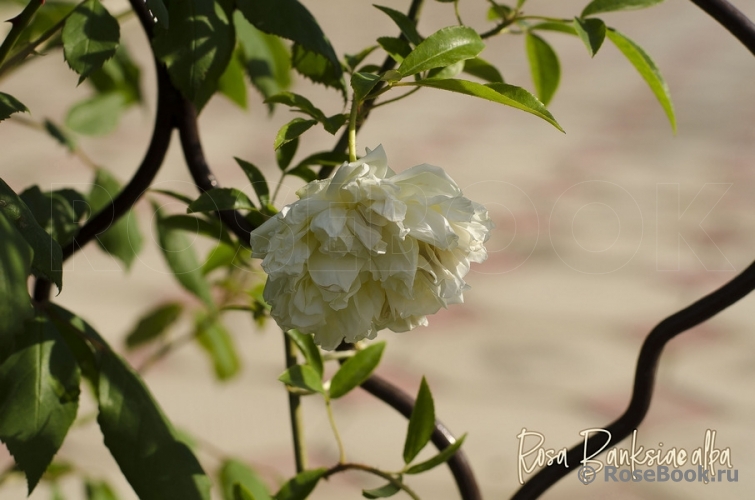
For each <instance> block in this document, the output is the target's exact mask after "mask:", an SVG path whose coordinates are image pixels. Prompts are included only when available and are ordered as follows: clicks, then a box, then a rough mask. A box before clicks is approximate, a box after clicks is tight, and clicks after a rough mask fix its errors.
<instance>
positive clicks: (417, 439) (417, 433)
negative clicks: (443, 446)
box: [404, 377, 435, 464]
mask: <svg viewBox="0 0 755 500" xmlns="http://www.w3.org/2000/svg"><path fill="white" fill-rule="evenodd" d="M434 430H435V403H434V402H433V395H432V394H431V393H430V386H428V385H427V381H426V380H425V377H422V382H421V383H420V386H419V392H418V393H417V400H416V401H415V403H414V409H413V410H412V415H411V417H410V418H409V426H408V428H407V431H406V439H405V440H404V463H406V464H410V463H411V462H412V460H414V458H415V457H416V456H417V455H418V454H419V452H420V451H422V449H423V448H424V447H425V446H426V445H427V443H428V442H429V441H430V437H432V435H433V431H434Z"/></svg>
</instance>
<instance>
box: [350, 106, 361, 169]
mask: <svg viewBox="0 0 755 500" xmlns="http://www.w3.org/2000/svg"><path fill="white" fill-rule="evenodd" d="M358 112H359V101H357V99H356V96H354V97H352V99H351V113H350V114H349V161H350V162H355V161H357V114H358Z"/></svg>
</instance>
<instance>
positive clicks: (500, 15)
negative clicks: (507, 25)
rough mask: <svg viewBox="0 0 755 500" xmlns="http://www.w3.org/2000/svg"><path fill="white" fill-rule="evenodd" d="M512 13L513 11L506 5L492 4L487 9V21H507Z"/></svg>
mask: <svg viewBox="0 0 755 500" xmlns="http://www.w3.org/2000/svg"><path fill="white" fill-rule="evenodd" d="M512 12H514V9H512V8H511V7H509V6H508V5H501V4H493V5H492V6H491V7H490V8H489V9H488V15H487V19H488V21H496V20H498V19H501V20H503V19H508V18H509V16H510V15H511V13H512Z"/></svg>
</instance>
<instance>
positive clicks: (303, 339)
mask: <svg viewBox="0 0 755 500" xmlns="http://www.w3.org/2000/svg"><path fill="white" fill-rule="evenodd" d="M286 335H288V336H289V337H291V339H292V340H293V341H294V343H296V346H297V347H298V348H299V351H301V353H302V355H303V356H304V359H306V360H307V364H309V366H311V367H312V369H313V370H314V371H315V373H317V375H318V376H319V377H320V378H321V379H322V374H323V363H322V355H321V354H320V348H319V347H317V345H316V344H315V340H314V338H313V336H312V335H311V334H308V333H301V332H300V331H299V330H288V331H287V332H286Z"/></svg>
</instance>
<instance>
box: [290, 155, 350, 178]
mask: <svg viewBox="0 0 755 500" xmlns="http://www.w3.org/2000/svg"><path fill="white" fill-rule="evenodd" d="M347 161H349V155H348V154H346V153H338V152H335V153H334V152H333V151H322V152H319V153H314V154H312V155H309V156H307V157H306V158H304V159H303V160H302V161H300V162H299V163H298V165H296V167H294V168H293V169H292V170H289V172H288V173H290V174H292V175H296V174H294V170H296V169H299V168H305V167H308V166H310V165H326V166H330V167H337V166H339V165H342V164H343V163H344V162H347Z"/></svg>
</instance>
